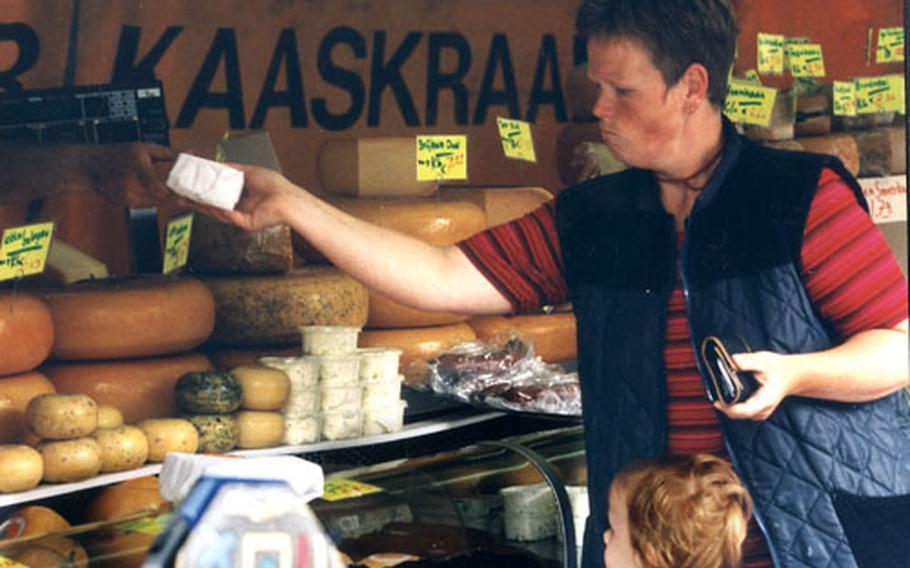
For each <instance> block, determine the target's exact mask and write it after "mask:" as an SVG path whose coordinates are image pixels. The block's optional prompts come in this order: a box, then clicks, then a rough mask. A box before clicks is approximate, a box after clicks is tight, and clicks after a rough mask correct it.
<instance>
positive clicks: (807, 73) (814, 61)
mask: <svg viewBox="0 0 910 568" xmlns="http://www.w3.org/2000/svg"><path fill="white" fill-rule="evenodd" d="M787 60H788V61H789V62H790V74H791V75H793V76H794V77H824V76H825V59H824V57H823V56H822V46H821V45H820V44H818V43H805V44H801V45H790V46H788V47H787Z"/></svg>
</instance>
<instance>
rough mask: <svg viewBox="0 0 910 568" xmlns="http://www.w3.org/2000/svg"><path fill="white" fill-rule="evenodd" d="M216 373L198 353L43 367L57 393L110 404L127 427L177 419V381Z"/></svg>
mask: <svg viewBox="0 0 910 568" xmlns="http://www.w3.org/2000/svg"><path fill="white" fill-rule="evenodd" d="M213 369H214V367H213V366H212V363H211V362H210V361H209V360H208V359H207V358H206V357H205V356H204V355H200V354H198V353H184V354H181V355H174V356H171V357H156V358H152V359H134V360H129V361H98V362H80V363H48V364H46V365H45V366H44V367H42V371H44V373H45V374H47V376H48V377H49V378H50V380H51V382H52V383H53V384H54V386H55V387H56V388H57V391H59V392H69V393H82V394H87V395H88V396H90V397H92V398H93V399H94V400H95V402H97V403H99V404H109V405H111V406H113V407H114V408H116V409H117V410H119V411H120V413H121V414H123V420H124V421H125V422H126V423H127V424H136V423H138V422H141V421H142V420H145V419H146V418H161V417H165V416H174V415H175V414H176V412H177V408H176V405H175V403H174V386H175V385H176V384H177V379H179V378H180V376H181V375H183V374H184V373H189V372H191V371H211V370H213Z"/></svg>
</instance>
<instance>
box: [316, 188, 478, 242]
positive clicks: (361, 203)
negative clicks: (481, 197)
mask: <svg viewBox="0 0 910 568" xmlns="http://www.w3.org/2000/svg"><path fill="white" fill-rule="evenodd" d="M331 203H332V204H333V205H335V206H336V207H338V208H339V209H341V210H343V211H345V212H347V213H348V214H350V215H353V216H354V217H357V218H358V219H363V220H365V221H369V222H370V223H373V224H374V225H379V226H380V227H387V228H389V229H394V230H396V231H399V232H402V233H404V234H406V235H411V236H412V237H417V238H418V239H420V240H422V241H425V242H428V243H430V244H431V245H436V246H445V245H450V244H453V243H457V242H458V241H460V240H462V239H464V238H466V237H469V236H471V235H473V234H474V233H477V232H480V231H482V230H483V229H484V227H485V226H486V214H485V213H484V211H483V209H482V208H481V207H478V206H477V204H476V203H472V202H470V201H459V200H438V199H435V198H424V199H378V198H377V199H366V198H363V199H333V200H331Z"/></svg>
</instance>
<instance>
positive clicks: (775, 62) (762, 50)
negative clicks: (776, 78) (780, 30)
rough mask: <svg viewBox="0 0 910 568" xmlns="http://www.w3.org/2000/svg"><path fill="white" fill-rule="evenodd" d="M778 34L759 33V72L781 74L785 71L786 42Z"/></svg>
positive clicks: (784, 38)
mask: <svg viewBox="0 0 910 568" xmlns="http://www.w3.org/2000/svg"><path fill="white" fill-rule="evenodd" d="M785 41H786V37H784V36H783V35H778V34H764V33H759V34H758V72H759V73H762V74H763V75H780V74H782V73H783V72H784V42H785Z"/></svg>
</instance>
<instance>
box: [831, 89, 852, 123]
mask: <svg viewBox="0 0 910 568" xmlns="http://www.w3.org/2000/svg"><path fill="white" fill-rule="evenodd" d="M833 99H834V100H833V103H834V111H833V112H834V116H856V85H854V84H853V83H851V82H850V81H834V96H833Z"/></svg>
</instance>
